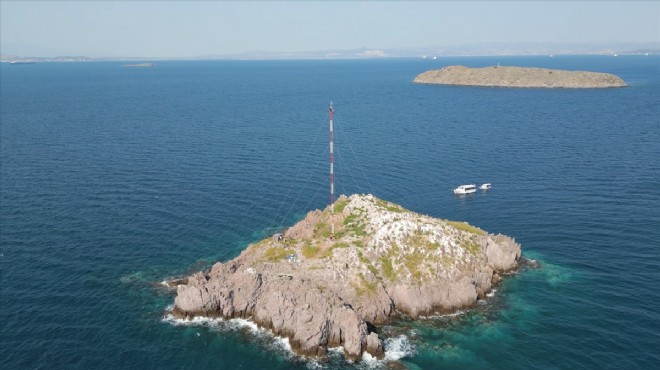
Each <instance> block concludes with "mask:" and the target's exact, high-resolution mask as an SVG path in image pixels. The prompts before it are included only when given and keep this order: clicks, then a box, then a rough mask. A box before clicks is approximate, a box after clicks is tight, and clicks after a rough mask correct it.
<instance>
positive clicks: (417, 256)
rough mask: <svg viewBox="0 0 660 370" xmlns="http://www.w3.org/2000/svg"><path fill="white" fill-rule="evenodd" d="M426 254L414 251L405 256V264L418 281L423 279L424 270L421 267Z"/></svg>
mask: <svg viewBox="0 0 660 370" xmlns="http://www.w3.org/2000/svg"><path fill="white" fill-rule="evenodd" d="M424 257H425V254H423V253H421V252H418V251H414V252H412V253H408V254H405V255H404V256H403V265H404V266H405V267H406V269H408V271H409V272H410V274H411V275H412V276H413V278H414V279H415V280H417V281H420V282H421V280H422V271H421V270H420V269H419V268H420V266H422V265H423V264H424Z"/></svg>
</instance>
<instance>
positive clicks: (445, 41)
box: [0, 0, 660, 57]
mask: <svg viewBox="0 0 660 370" xmlns="http://www.w3.org/2000/svg"><path fill="white" fill-rule="evenodd" d="M0 14H1V15H0V49H1V51H2V53H12V54H21V55H24V56H25V55H32V56H54V55H86V56H92V57H93V56H147V57H185V56H200V55H221V54H230V53H238V52H244V51H253V50H268V51H302V50H326V49H354V48H359V47H369V48H381V49H384V48H404V47H433V46H448V45H456V44H472V43H489V42H513V43H517V42H559V43H568V42H570V43H573V42H575V43H615V42H660V1H639V2H635V1H584V2H573V1H557V0H555V1H548V2H543V1H509V2H505V1H480V2H465V1H461V2H459V1H422V2H397V1H386V2H385V1H383V2H378V1H350V2H349V1H345V2H344V1H327V2H322V1H312V2H302V1H287V2H285V1H281V2H280V1H268V2H257V1H254V2H251V1H250V2H246V1H241V2H230V1H202V2H190V1H186V2H175V1H142V2H128V1H118V2H117V1H112V2H111V1H91V2H82V1H69V2H66V1H5V0H1V1H0Z"/></svg>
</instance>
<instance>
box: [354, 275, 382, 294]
mask: <svg viewBox="0 0 660 370" xmlns="http://www.w3.org/2000/svg"><path fill="white" fill-rule="evenodd" d="M358 277H359V278H360V283H359V284H356V283H355V282H351V285H352V286H353V289H355V293H357V295H358V296H359V297H362V296H363V295H365V294H366V295H373V294H375V293H376V289H377V288H378V284H377V283H375V282H373V283H372V282H369V281H367V279H365V278H364V275H362V274H358Z"/></svg>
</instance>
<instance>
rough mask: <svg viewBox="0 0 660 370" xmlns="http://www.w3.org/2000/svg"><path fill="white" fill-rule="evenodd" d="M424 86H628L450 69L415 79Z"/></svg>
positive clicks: (526, 71)
mask: <svg viewBox="0 0 660 370" xmlns="http://www.w3.org/2000/svg"><path fill="white" fill-rule="evenodd" d="M414 82H416V83H423V84H441V85H464V86H487V87H535V88H607V87H624V86H626V83H625V82H624V81H623V80H622V79H621V78H620V77H618V76H615V75H613V74H609V73H598V72H585V71H564V70H557V69H546V68H523V67H500V66H496V67H484V68H467V67H464V66H448V67H444V68H442V69H438V70H431V71H426V72H424V73H421V74H419V75H418V76H417V77H415V80H414Z"/></svg>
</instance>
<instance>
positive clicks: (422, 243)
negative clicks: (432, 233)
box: [407, 230, 440, 251]
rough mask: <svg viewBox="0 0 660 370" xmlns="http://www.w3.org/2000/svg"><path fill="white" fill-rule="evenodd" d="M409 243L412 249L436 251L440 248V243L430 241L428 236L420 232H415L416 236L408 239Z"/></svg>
mask: <svg viewBox="0 0 660 370" xmlns="http://www.w3.org/2000/svg"><path fill="white" fill-rule="evenodd" d="M407 243H408V244H410V246H412V247H416V248H420V249H423V250H430V251H434V250H436V249H438V248H440V243H436V242H431V241H429V238H428V236H427V235H426V234H425V233H423V232H422V231H419V230H415V232H414V234H413V235H412V236H410V237H408V240H407Z"/></svg>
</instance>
